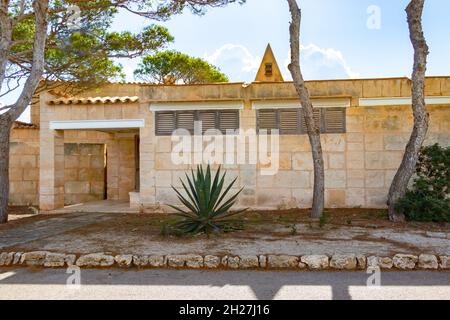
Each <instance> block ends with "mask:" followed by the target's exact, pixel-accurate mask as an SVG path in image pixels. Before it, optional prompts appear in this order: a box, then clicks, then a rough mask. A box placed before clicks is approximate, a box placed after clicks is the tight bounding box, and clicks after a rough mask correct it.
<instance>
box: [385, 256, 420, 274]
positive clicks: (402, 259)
mask: <svg viewBox="0 0 450 320" xmlns="http://www.w3.org/2000/svg"><path fill="white" fill-rule="evenodd" d="M418 260H419V258H418V257H417V256H415V255H411V254H396V255H395V256H394V259H392V262H393V264H394V266H395V267H396V268H397V269H401V270H413V269H414V268H415V267H416V263H417V261H418Z"/></svg>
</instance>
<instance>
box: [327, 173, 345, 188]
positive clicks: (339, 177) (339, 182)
mask: <svg viewBox="0 0 450 320" xmlns="http://www.w3.org/2000/svg"><path fill="white" fill-rule="evenodd" d="M346 184H347V174H346V171H345V170H326V171H325V188H328V189H338V188H345V187H346Z"/></svg>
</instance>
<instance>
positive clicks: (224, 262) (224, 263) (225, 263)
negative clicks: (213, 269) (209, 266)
mask: <svg viewBox="0 0 450 320" xmlns="http://www.w3.org/2000/svg"><path fill="white" fill-rule="evenodd" d="M220 265H221V266H222V267H224V268H226V267H228V256H224V257H222V258H221V259H220Z"/></svg>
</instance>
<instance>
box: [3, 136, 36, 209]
mask: <svg viewBox="0 0 450 320" xmlns="http://www.w3.org/2000/svg"><path fill="white" fill-rule="evenodd" d="M9 159H10V167H9V179H10V185H9V186H10V192H9V202H10V204H11V205H24V206H27V205H28V206H37V205H38V204H39V195H38V191H39V130H38V129H28V128H21V129H16V128H15V129H13V130H12V132H11V144H10V158H9Z"/></svg>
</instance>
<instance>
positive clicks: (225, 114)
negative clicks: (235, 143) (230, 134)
mask: <svg viewBox="0 0 450 320" xmlns="http://www.w3.org/2000/svg"><path fill="white" fill-rule="evenodd" d="M219 129H220V131H222V132H223V133H226V131H227V130H236V129H239V111H220V112H219Z"/></svg>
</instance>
